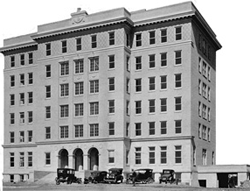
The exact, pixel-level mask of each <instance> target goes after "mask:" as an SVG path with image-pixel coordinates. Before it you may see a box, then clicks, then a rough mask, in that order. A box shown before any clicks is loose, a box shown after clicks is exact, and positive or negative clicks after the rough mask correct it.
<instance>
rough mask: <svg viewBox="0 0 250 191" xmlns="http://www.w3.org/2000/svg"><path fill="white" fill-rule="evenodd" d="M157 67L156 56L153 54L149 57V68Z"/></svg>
mask: <svg viewBox="0 0 250 191" xmlns="http://www.w3.org/2000/svg"><path fill="white" fill-rule="evenodd" d="M154 67H155V55H154V54H151V55H149V68H154Z"/></svg>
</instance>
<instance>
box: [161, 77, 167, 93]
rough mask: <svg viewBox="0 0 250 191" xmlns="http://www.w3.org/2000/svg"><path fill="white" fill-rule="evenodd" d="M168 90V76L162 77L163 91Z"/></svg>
mask: <svg viewBox="0 0 250 191" xmlns="http://www.w3.org/2000/svg"><path fill="white" fill-rule="evenodd" d="M164 89H167V76H161V90H164Z"/></svg>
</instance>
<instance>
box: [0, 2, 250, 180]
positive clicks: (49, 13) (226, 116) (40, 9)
mask: <svg viewBox="0 0 250 191" xmlns="http://www.w3.org/2000/svg"><path fill="white" fill-rule="evenodd" d="M140 2H143V3H140ZM180 2H184V1H183V0H154V1H135V0H123V1H118V0H105V1H101V0H91V1H84V0H63V1H62V0H42V1H41V0H40V1H34V0H22V1H19V0H2V1H1V3H0V47H2V46H3V39H5V38H11V37H15V36H19V35H24V34H28V33H32V32H36V31H37V26H38V25H42V24H46V23H50V22H56V21H60V20H64V19H68V18H70V14H71V13H73V12H75V11H76V10H77V8H78V7H80V8H81V9H82V10H86V11H87V12H88V14H92V13H96V12H100V11H105V10H110V9H114V8H119V7H125V8H126V9H127V10H128V11H135V10H140V9H153V8H157V7H162V6H167V5H171V4H175V3H180ZM193 3H194V4H195V6H196V7H197V8H198V10H199V11H200V13H201V14H202V15H203V17H204V18H205V20H206V21H207V22H208V24H209V25H210V27H211V28H212V30H213V31H214V32H215V34H216V35H217V39H218V40H219V42H220V43H221V45H222V49H221V50H219V51H218V52H217V68H216V82H217V84H216V120H217V121H216V127H217V135H216V137H217V138H216V141H217V142H216V144H217V146H216V149H217V150H216V152H217V156H216V157H217V158H216V163H217V164H250V152H249V151H248V149H247V143H248V140H249V139H248V138H249V136H250V125H249V124H248V123H247V121H245V120H247V119H248V117H250V116H249V114H250V112H249V110H248V108H250V99H248V98H250V91H249V90H248V88H247V87H248V83H249V82H250V80H249V76H250V75H249V71H250V70H249V69H250V63H248V61H247V60H248V59H247V55H248V54H249V45H250V38H249V37H248V35H247V33H248V34H250V31H249V29H250V27H249V18H250V11H249V3H248V0H238V1H235V0H228V1H225V0H220V1H219V0H193ZM241 28H242V29H243V30H241ZM3 69H4V57H3V55H2V54H0V92H3ZM240 100H244V101H243V102H242V103H241V102H240ZM0 111H3V93H0ZM3 125H4V123H3V115H1V114H0V144H1V145H2V144H3ZM0 156H1V157H0V172H2V169H3V167H2V165H3V157H2V156H3V149H2V147H0ZM0 176H1V175H0Z"/></svg>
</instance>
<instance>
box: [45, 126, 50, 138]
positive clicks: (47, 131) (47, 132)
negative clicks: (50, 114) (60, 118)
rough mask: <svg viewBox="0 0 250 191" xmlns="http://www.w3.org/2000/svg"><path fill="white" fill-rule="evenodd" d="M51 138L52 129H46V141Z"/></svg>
mask: <svg viewBox="0 0 250 191" xmlns="http://www.w3.org/2000/svg"><path fill="white" fill-rule="evenodd" d="M50 138H51V130H50V127H45V139H50Z"/></svg>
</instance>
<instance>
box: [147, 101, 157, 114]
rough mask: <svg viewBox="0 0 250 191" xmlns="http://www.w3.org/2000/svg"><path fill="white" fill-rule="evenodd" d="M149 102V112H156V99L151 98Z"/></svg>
mask: <svg viewBox="0 0 250 191" xmlns="http://www.w3.org/2000/svg"><path fill="white" fill-rule="evenodd" d="M148 103H149V113H155V100H154V99H150V100H148Z"/></svg>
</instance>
